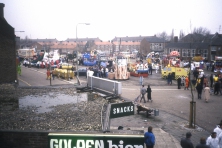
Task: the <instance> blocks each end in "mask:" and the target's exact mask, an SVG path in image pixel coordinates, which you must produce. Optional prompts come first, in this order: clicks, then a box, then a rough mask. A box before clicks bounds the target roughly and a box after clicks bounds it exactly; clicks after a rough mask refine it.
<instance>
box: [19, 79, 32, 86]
mask: <svg viewBox="0 0 222 148" xmlns="http://www.w3.org/2000/svg"><path fill="white" fill-rule="evenodd" d="M18 79H19V80H20V81H22V82H23V83H25V84H27V85H28V86H32V85H31V84H29V83H28V82H26V81H24V80H22V79H20V78H18Z"/></svg>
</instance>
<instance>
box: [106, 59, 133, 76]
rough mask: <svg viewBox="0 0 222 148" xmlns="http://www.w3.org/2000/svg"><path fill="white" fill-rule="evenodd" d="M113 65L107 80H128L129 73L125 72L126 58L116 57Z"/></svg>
mask: <svg viewBox="0 0 222 148" xmlns="http://www.w3.org/2000/svg"><path fill="white" fill-rule="evenodd" d="M113 63H114V64H113V66H112V68H111V71H110V72H109V73H108V78H109V79H111V80H128V79H129V78H130V72H128V71H127V58H125V57H123V56H117V57H116V61H115V62H113Z"/></svg>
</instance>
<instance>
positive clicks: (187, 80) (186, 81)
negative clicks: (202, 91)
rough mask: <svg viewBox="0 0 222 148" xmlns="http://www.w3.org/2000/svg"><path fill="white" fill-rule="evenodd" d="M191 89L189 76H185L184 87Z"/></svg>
mask: <svg viewBox="0 0 222 148" xmlns="http://www.w3.org/2000/svg"><path fill="white" fill-rule="evenodd" d="M186 89H187V90H189V78H188V77H186V78H185V87H184V90H186Z"/></svg>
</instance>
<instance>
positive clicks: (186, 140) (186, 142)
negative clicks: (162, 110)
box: [180, 132, 194, 148]
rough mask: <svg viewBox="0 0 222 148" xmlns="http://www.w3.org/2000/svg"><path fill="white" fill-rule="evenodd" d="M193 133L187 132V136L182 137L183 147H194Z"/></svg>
mask: <svg viewBox="0 0 222 148" xmlns="http://www.w3.org/2000/svg"><path fill="white" fill-rule="evenodd" d="M191 136H192V134H191V133H190V132H187V133H186V138H182V139H181V141H180V145H181V147H182V148H194V146H193V143H192V142H191V140H190V139H191Z"/></svg>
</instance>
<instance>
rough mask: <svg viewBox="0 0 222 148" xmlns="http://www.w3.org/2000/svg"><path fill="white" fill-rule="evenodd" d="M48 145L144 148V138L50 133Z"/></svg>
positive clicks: (139, 136)
mask: <svg viewBox="0 0 222 148" xmlns="http://www.w3.org/2000/svg"><path fill="white" fill-rule="evenodd" d="M48 143H49V148H144V136H143V135H105V134H61V133H58V134H56V133H50V134H49V135H48Z"/></svg>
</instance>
